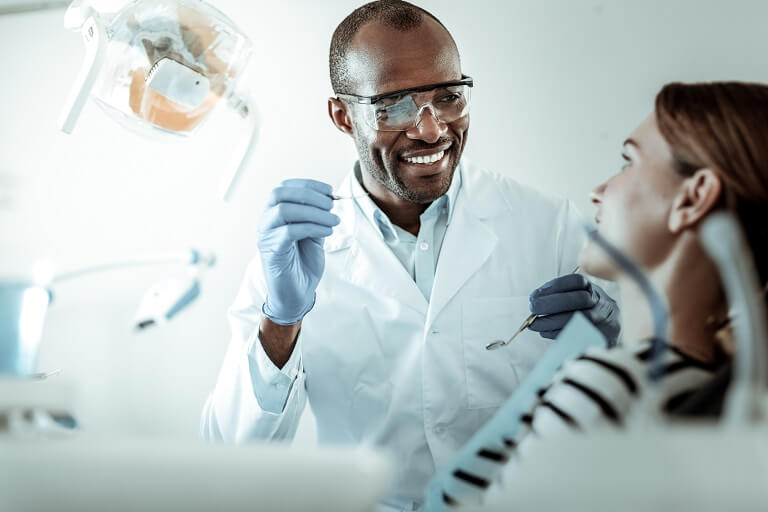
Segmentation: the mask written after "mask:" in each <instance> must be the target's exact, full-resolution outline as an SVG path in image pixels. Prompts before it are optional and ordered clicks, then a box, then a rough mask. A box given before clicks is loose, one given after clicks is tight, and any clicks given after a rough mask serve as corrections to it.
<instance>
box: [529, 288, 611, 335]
mask: <svg viewBox="0 0 768 512" xmlns="http://www.w3.org/2000/svg"><path fill="white" fill-rule="evenodd" d="M530 305H531V313H533V314H536V315H545V316H543V317H541V318H537V319H536V320H535V321H534V322H533V323H532V324H531V326H530V327H529V328H530V329H531V330H532V331H536V332H538V333H539V334H541V336H543V337H544V338H549V339H555V338H556V337H557V335H558V334H560V331H561V330H562V328H563V327H565V324H567V323H568V320H570V319H571V316H573V313H574V312H575V311H580V312H581V313H583V314H584V316H586V317H587V318H588V319H589V320H590V321H591V322H592V323H593V324H594V325H595V327H597V328H598V329H599V330H600V332H602V333H603V336H605V338H606V340H607V342H608V346H609V347H610V346H613V345H615V344H616V342H617V341H618V338H619V331H620V330H621V326H620V325H619V306H618V305H617V304H616V302H615V301H614V300H613V299H612V298H610V297H609V296H608V294H607V293H605V291H603V289H602V288H600V287H599V286H597V285H596V284H594V283H592V282H590V281H589V280H588V279H587V278H586V277H584V276H582V275H581V274H568V275H565V276H562V277H558V278H557V279H553V280H551V281H548V282H547V283H545V284H543V285H542V286H540V287H539V288H537V289H535V290H534V291H533V293H531V295H530Z"/></svg>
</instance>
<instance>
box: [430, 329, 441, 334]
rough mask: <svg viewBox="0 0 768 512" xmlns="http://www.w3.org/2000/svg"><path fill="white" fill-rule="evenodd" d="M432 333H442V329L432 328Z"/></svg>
mask: <svg viewBox="0 0 768 512" xmlns="http://www.w3.org/2000/svg"><path fill="white" fill-rule="evenodd" d="M432 334H440V331H438V330H437V329H432Z"/></svg>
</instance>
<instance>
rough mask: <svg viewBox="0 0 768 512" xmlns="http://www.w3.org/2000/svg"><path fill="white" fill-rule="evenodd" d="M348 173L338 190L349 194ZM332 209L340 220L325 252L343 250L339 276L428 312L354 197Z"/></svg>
mask: <svg viewBox="0 0 768 512" xmlns="http://www.w3.org/2000/svg"><path fill="white" fill-rule="evenodd" d="M350 179H354V178H353V177H349V176H348V177H347V179H346V180H345V181H344V183H343V184H342V186H341V187H339V190H340V192H341V193H342V194H344V195H352V194H353V190H352V187H351V186H350V181H349V180H350ZM333 211H334V213H336V214H337V215H339V217H340V218H341V219H342V222H341V224H340V225H339V226H337V227H336V228H334V231H333V234H332V235H331V236H330V237H328V238H327V239H326V241H325V251H326V254H334V253H337V254H340V253H341V251H346V255H345V256H344V258H345V259H344V266H343V269H342V271H341V276H340V277H341V278H342V279H344V280H346V281H349V282H351V283H353V284H355V285H357V286H361V287H363V288H367V289H370V290H372V291H373V292H374V293H376V294H377V295H379V296H390V297H394V298H395V299H396V300H398V301H399V302H401V303H402V304H403V305H406V306H408V307H410V308H412V309H414V310H416V311H417V312H418V313H419V314H421V315H422V317H426V315H427V300H426V299H425V298H424V296H423V295H422V294H421V291H420V290H419V288H418V286H416V283H415V282H414V280H413V279H412V278H411V276H410V274H409V273H408V271H406V270H405V268H404V267H403V264H402V263H401V262H400V260H398V259H397V256H395V254H394V253H393V252H392V250H391V249H390V248H389V246H387V244H386V243H385V242H384V240H382V239H381V236H379V235H378V234H377V233H376V231H375V230H374V228H373V226H371V224H370V222H368V220H367V219H366V218H365V216H364V215H363V213H362V212H361V211H360V209H359V208H358V207H357V206H356V205H355V203H354V202H353V201H337V204H336V205H334V210H333Z"/></svg>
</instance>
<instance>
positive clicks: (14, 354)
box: [0, 249, 215, 379]
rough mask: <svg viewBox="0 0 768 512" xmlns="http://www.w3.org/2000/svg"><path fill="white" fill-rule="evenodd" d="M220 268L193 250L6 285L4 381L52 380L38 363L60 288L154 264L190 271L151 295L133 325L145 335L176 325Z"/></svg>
mask: <svg viewBox="0 0 768 512" xmlns="http://www.w3.org/2000/svg"><path fill="white" fill-rule="evenodd" d="M214 264H215V256H214V255H212V254H203V253H201V252H200V251H198V250H196V249H189V250H186V251H179V252H169V253H159V254H154V255H149V256H145V257H141V258H135V259H129V260H123V261H116V262H112V263H107V264H102V265H95V266H89V267H85V268H81V269H78V270H74V271H71V272H67V273H62V274H58V275H56V276H54V277H53V278H50V279H45V278H43V279H40V280H38V281H35V280H13V281H11V280H2V281H0V376H3V375H5V376H13V377H21V378H29V377H33V378H38V379H42V378H46V377H48V376H50V375H51V374H49V373H38V372H37V369H36V364H37V355H38V352H39V346H40V340H41V338H42V333H43V325H44V323H45V315H46V313H47V310H48V306H49V305H50V303H51V300H52V298H53V289H54V288H55V287H56V286H57V285H59V284H61V283H63V282H66V281H70V280H73V279H76V278H79V277H81V276H84V275H88V274H94V273H101V272H107V271H113V270H121V269H127V268H135V267H144V266H148V265H177V266H178V265H183V266H185V267H186V268H187V269H188V271H189V272H188V276H187V277H186V278H173V279H166V280H163V281H160V282H158V283H155V284H154V285H153V286H152V287H151V288H149V290H148V291H147V292H146V293H145V295H144V297H143V299H142V300H141V303H140V305H139V308H138V311H137V313H136V316H135V319H134V321H133V325H134V328H135V329H136V330H144V329H146V328H148V327H150V326H153V325H157V324H162V323H165V322H167V321H169V320H171V319H172V318H174V317H175V316H176V315H177V314H178V313H179V312H181V311H182V310H183V309H185V308H186V307H187V306H189V304H191V303H192V302H193V301H194V300H195V299H196V298H197V296H198V295H199V294H200V281H199V276H200V274H201V272H202V269H204V268H206V267H211V266H213V265H214Z"/></svg>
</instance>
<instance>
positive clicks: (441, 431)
mask: <svg viewBox="0 0 768 512" xmlns="http://www.w3.org/2000/svg"><path fill="white" fill-rule="evenodd" d="M434 430H435V434H437V435H439V436H442V435H443V434H444V433H445V427H443V426H442V425H437V426H436V427H435V429H434Z"/></svg>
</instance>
